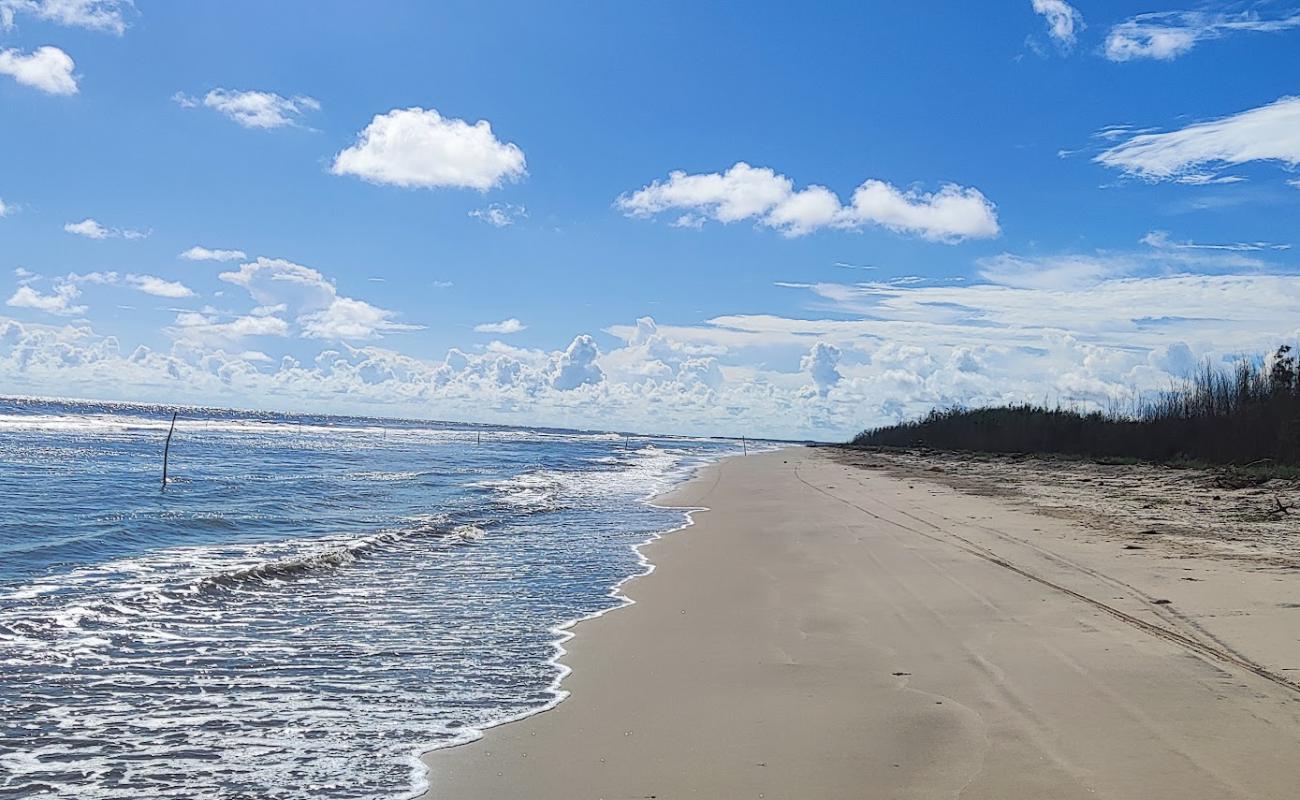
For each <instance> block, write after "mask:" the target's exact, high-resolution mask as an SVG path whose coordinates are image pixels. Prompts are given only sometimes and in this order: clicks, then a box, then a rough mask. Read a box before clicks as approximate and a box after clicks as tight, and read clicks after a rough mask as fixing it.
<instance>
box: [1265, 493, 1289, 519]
mask: <svg viewBox="0 0 1300 800" xmlns="http://www.w3.org/2000/svg"><path fill="white" fill-rule="evenodd" d="M1273 502H1274V503H1276V504H1277V505H1276V506H1274V507H1273V508H1270V509H1269V510H1268V513H1270V514H1277V515H1278V516H1284V515H1286V514H1290V513H1291V509H1293V508H1295V503H1283V502H1282V498H1281V497H1279V496H1277V495H1273Z"/></svg>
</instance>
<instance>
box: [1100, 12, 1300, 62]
mask: <svg viewBox="0 0 1300 800" xmlns="http://www.w3.org/2000/svg"><path fill="white" fill-rule="evenodd" d="M1295 27H1300V10H1296V9H1291V10H1287V11H1283V12H1280V13H1278V14H1274V15H1272V16H1265V15H1261V14H1260V13H1258V12H1257V11H1243V12H1239V13H1228V12H1221V11H1220V12H1215V11H1161V12H1157V13H1153V14H1139V15H1137V16H1135V17H1132V18H1130V19H1127V20H1124V21H1123V22H1120V23H1119V24H1117V25H1115V26H1114V27H1112V28H1111V29H1110V33H1109V34H1108V35H1107V36H1106V44H1105V50H1104V52H1105V54H1106V58H1108V59H1110V60H1111V61H1131V60H1134V59H1142V58H1148V59H1156V60H1161V61H1170V60H1172V59H1175V58H1178V57H1179V56H1181V55H1184V54H1186V53H1188V52H1190V51H1191V50H1192V49H1193V48H1194V47H1196V45H1198V44H1200V43H1201V42H1204V41H1209V40H1211V39H1220V38H1222V37H1224V36H1228V35H1230V34H1234V33H1248V32H1256V33H1269V32H1277V31H1284V30H1288V29H1290V28H1295Z"/></svg>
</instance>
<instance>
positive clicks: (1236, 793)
mask: <svg viewBox="0 0 1300 800" xmlns="http://www.w3.org/2000/svg"><path fill="white" fill-rule="evenodd" d="M909 469H910V470H911V471H910V472H909V471H908V470H909ZM926 470H927V468H926V467H925V465H924V463H921V462H917V463H912V464H903V465H899V464H893V465H890V464H881V463H864V462H863V461H862V460H861V459H857V460H855V459H854V458H852V457H844V456H843V454H837V453H836V452H834V451H829V450H826V451H823V450H816V449H807V448H791V449H787V450H783V451H779V452H775V453H768V454H763V455H757V456H749V457H737V458H730V459H727V460H725V461H723V462H721V463H720V464H718V465H715V466H713V467H710V468H708V469H706V470H705V471H703V472H702V473H701V475H700V476H699V477H698V478H696V479H695V480H694V481H692V482H690V483H688V484H686V485H685V486H683V487H682V488H681V489H680V490H678V491H676V492H674V493H673V494H672V495H670V496H668V497H666V498H664V499H663V501H662V502H665V503H671V504H675V505H680V506H690V507H695V506H704V507H707V508H708V509H709V510H708V511H703V512H698V513H696V514H695V517H694V519H695V525H694V526H692V527H690V528H688V529H687V530H685V531H684V532H680V533H675V534H672V535H669V536H665V537H663V538H662V539H659V540H658V541H655V542H653V543H651V544H650V545H647V546H646V547H644V548H643V552H644V554H645V555H646V557H647V558H648V559H649V560H650V561H651V562H652V563H653V564H655V566H656V569H655V571H654V572H653V573H652V574H650V575H648V576H645V577H643V578H639V579H636V580H634V581H631V582H629V583H627V584H625V585H624V587H623V588H624V591H625V593H626V594H627V595H628V596H629V597H631V598H632V599H634V600H635V601H636V602H635V604H634V605H631V606H628V607H625V608H623V609H620V610H618V611H616V612H614V613H611V614H607V615H604V616H602V617H599V618H595V619H591V620H588V621H586V622H583V623H581V624H579V625H578V626H577V627H576V628H575V633H576V636H575V638H573V639H572V640H571V641H569V642H568V643H567V645H566V648H567V650H568V652H567V654H566V655H565V656H564V657H563V662H564V663H565V664H567V665H569V666H570V667H571V668H572V669H573V672H572V674H571V675H569V676H568V678H566V680H565V682H564V689H566V690H567V691H569V692H571V693H572V694H571V696H570V697H569V698H568V699H567V700H566V701H564V702H563V703H561V704H560V705H559V706H557V707H556V708H554V709H552V710H550V711H547V712H545V713H542V714H538V715H536V716H532V717H529V718H527V719H524V720H521V721H518V722H514V723H510V724H507V725H503V726H500V727H497V728H494V729H491V730H489V731H487V732H486V735H485V736H484V737H483V738H482V739H480V740H478V741H476V742H473V743H471V744H468V745H464V746H460V747H456V748H451V749H447V750H440V751H435V752H433V753H430V754H428V755H427V756H426V757H425V762H426V763H427V765H428V768H429V773H430V774H429V780H430V785H431V788H430V790H429V792H428V794H427V795H426V796H427V797H429V798H436V799H437V800H488V799H489V798H516V799H517V798H532V799H537V800H543V799H546V798H554V799H555V800H576V799H585V798H610V799H613V798H620V799H621V798H771V799H774V798H789V799H790V800H795V799H802V798H956V797H962V798H967V799H968V800H969V799H970V798H988V799H989V800H1005V799H1006V798H1094V797H1108V798H1144V799H1152V798H1171V799H1172V798H1180V799H1182V800H1187V799H1188V798H1193V799H1195V798H1205V799H1206V800H1209V799H1210V798H1213V799H1214V800H1221V798H1278V799H1279V800H1282V799H1283V798H1286V799H1287V800H1292V799H1293V798H1295V797H1296V796H1297V787H1300V758H1297V755H1300V588H1298V587H1300V562H1298V561H1297V560H1296V558H1295V556H1294V550H1293V549H1290V548H1291V547H1294V545H1295V542H1294V541H1290V543H1289V546H1283V545H1278V546H1277V547H1275V548H1274V549H1273V550H1270V551H1269V552H1268V553H1267V554H1265V556H1264V557H1259V558H1251V557H1243V556H1242V553H1241V550H1242V545H1241V543H1233V542H1230V541H1229V542H1225V543H1224V546H1223V547H1215V546H1210V545H1208V544H1204V542H1199V543H1198V540H1197V539H1196V537H1195V536H1192V535H1191V534H1189V533H1188V531H1185V530H1182V529H1177V530H1175V529H1173V528H1172V527H1171V528H1169V529H1168V530H1164V529H1161V530H1146V529H1138V528H1140V527H1141V525H1140V520H1137V519H1135V520H1132V521H1131V522H1132V527H1133V529H1131V530H1129V529H1125V530H1114V529H1111V530H1107V529H1105V526H1104V525H1103V524H1101V523H1097V522H1096V521H1095V520H1094V521H1093V522H1091V523H1090V522H1089V521H1088V520H1083V519H1080V518H1078V516H1077V515H1071V514H1066V513H1047V512H1045V511H1044V509H1043V508H1041V507H1037V506H1035V505H1034V504H1033V503H1030V502H1026V501H1025V499H1024V496H1023V494H1022V495H1017V496H1012V495H1010V494H1006V493H1004V494H1002V495H999V494H998V493H995V492H984V493H982V494H981V493H975V492H973V491H971V489H970V487H963V486H960V485H957V483H956V482H955V481H953V480H952V479H951V478H952V474H951V472H952V467H951V465H949V466H948V467H936V468H935V471H934V472H933V473H932V474H929V475H927V471H926ZM939 470H943V471H942V472H940V471H939ZM945 480H946V482H945ZM1080 480H1081V479H1080ZM1091 480H1092V478H1089V481H1091ZM1193 519H1194V518H1193ZM1124 524H1125V525H1128V524H1130V522H1129V521H1126V522H1125V523H1124ZM1191 527H1192V528H1195V525H1194V524H1193V525H1191ZM1199 533H1200V538H1201V539H1203V540H1207V541H1208V540H1211V539H1213V538H1214V533H1213V531H1212V530H1208V529H1207V530H1203V531H1200V532H1199ZM1294 535H1296V536H1300V533H1296V534H1294ZM1278 536H1279V537H1280V538H1281V539H1283V540H1285V539H1286V536H1285V531H1283V533H1280V534H1278ZM1189 537H1190V538H1189ZM1234 544H1235V546H1229V545H1234ZM1283 544H1284V545H1285V544H1286V542H1283ZM1194 545H1195V546H1194ZM1202 545H1203V546H1202ZM1247 549H1248V548H1247ZM1274 551H1276V552H1274Z"/></svg>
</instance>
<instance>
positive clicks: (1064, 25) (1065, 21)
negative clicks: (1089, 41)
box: [1032, 0, 1083, 48]
mask: <svg viewBox="0 0 1300 800" xmlns="http://www.w3.org/2000/svg"><path fill="white" fill-rule="evenodd" d="M1032 2H1033V8H1034V13H1036V14H1041V15H1043V16H1044V17H1046V18H1047V33H1048V35H1050V36H1051V37H1052V39H1054V40H1055V41H1056V43H1057V44H1059V45H1061V46H1062V47H1065V48H1070V47H1073V46H1074V43H1075V42H1076V41H1077V40H1078V37H1079V31H1081V30H1083V15H1082V14H1080V13H1079V10H1078V9H1077V8H1075V7H1074V6H1072V5H1070V4H1069V3H1067V2H1065V0H1032Z"/></svg>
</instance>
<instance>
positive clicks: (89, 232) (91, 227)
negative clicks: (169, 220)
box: [63, 217, 149, 239]
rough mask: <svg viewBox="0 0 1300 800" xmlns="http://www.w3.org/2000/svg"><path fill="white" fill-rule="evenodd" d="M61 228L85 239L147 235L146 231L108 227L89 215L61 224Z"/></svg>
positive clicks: (131, 237) (130, 237) (134, 237)
mask: <svg viewBox="0 0 1300 800" xmlns="http://www.w3.org/2000/svg"><path fill="white" fill-rule="evenodd" d="M63 230H65V231H67V232H68V233H73V234H76V235H77V236H84V237H86V238H87V239H144V238H147V237H148V236H149V233H148V232H147V231H133V230H124V229H122V228H108V227H105V226H103V225H101V224H99V223H98V222H97V221H95V220H94V219H92V218H90V217H87V218H86V219H83V220H82V221H81V222H69V223H67V224H65V225H64V226H63Z"/></svg>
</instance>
